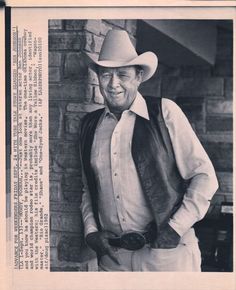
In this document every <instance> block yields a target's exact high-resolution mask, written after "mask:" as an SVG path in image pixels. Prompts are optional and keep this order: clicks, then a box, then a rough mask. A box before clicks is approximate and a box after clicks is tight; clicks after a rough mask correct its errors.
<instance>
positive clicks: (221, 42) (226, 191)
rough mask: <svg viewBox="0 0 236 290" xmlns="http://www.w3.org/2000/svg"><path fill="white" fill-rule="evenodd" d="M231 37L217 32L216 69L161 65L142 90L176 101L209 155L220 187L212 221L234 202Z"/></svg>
mask: <svg viewBox="0 0 236 290" xmlns="http://www.w3.org/2000/svg"><path fill="white" fill-rule="evenodd" d="M232 37H233V34H232V32H231V31H229V30H226V29H223V28H220V27H219V28H218V37H217V55H216V62H215V65H214V66H210V65H209V66H208V65H206V66H199V67H196V66H185V67H177V68H170V67H166V66H165V65H163V64H160V65H159V67H158V70H157V72H156V74H155V76H154V77H153V78H151V79H150V81H147V82H145V83H143V85H142V87H141V92H142V93H143V94H144V95H156V96H162V97H167V98H170V99H173V100H175V101H176V102H177V103H178V104H179V105H180V107H181V108H182V110H183V111H184V112H185V114H186V115H187V117H188V119H189V120H190V122H191V124H192V126H193V128H194V130H195V132H196V133H197V135H198V137H199V138H200V140H201V142H202V144H203V146H204V148H205V149H206V151H207V153H208V154H209V156H210V158H211V160H212V162H213V165H214V167H215V169H216V172H217V177H218V180H219V184H220V188H219V190H218V191H217V193H216V195H215V196H214V198H213V200H212V202H211V206H210V208H209V211H208V217H210V218H213V219H215V218H217V217H218V216H219V211H220V204H221V202H222V201H232V181H233V177H232V158H233V151H232V125H233V122H232V117H233V116H232V111H233V101H232V93H233V90H232V83H233V79H232V71H233V69H232V63H233V61H232V55H233V38H232Z"/></svg>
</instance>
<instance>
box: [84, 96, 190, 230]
mask: <svg viewBox="0 0 236 290" xmlns="http://www.w3.org/2000/svg"><path fill="white" fill-rule="evenodd" d="M145 99H146V103H147V108H148V113H149V117H150V120H146V119H144V118H142V117H140V116H138V115H137V116H136V121H135V125H134V132H133V138H132V149H131V150H132V156H133V159H134V162H135V165H136V170H137V172H138V175H139V178H140V182H141V185H142V189H143V193H144V195H145V197H146V200H147V202H148V204H149V206H150V208H151V210H152V213H153V216H154V219H155V222H156V226H157V232H159V231H160V229H161V228H162V227H163V226H165V224H166V223H167V222H168V220H169V218H170V217H171V216H172V215H173V214H174V212H175V211H176V210H177V209H178V208H179V206H180V204H181V202H182V199H183V195H184V193H185V190H186V182H185V181H184V180H183V179H182V177H181V176H180V173H179V171H178V168H177V165H176V161H175V156H174V152H173V147H172V143H171V140H170V136H169V132H168V129H167V127H166V125H165V121H164V119H163V115H162V110H161V98H153V97H147V98H145ZM103 111H104V109H100V110H97V111H94V112H92V113H89V114H87V115H86V116H85V117H84V118H83V120H82V123H81V135H80V136H81V154H82V162H83V167H84V172H85V175H86V178H87V182H88V188H89V191H90V194H91V200H92V207H93V213H94V217H95V220H96V222H97V225H98V228H99V229H101V226H100V222H99V218H98V204H97V201H98V198H97V196H98V191H97V186H96V180H95V176H94V172H93V169H92V167H91V164H90V155H91V148H92V144H93V138H94V133H95V130H96V126H97V123H98V120H99V118H100V116H101V114H102V113H103Z"/></svg>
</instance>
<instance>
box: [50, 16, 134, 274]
mask: <svg viewBox="0 0 236 290" xmlns="http://www.w3.org/2000/svg"><path fill="white" fill-rule="evenodd" d="M113 27H116V28H123V29H126V30H127V31H128V33H129V34H130V37H131V39H132V41H133V43H134V44H135V31H136V21H134V20H50V21H49V119H50V122H49V138H50V212H51V220H50V226H51V270H52V271H87V270H88V267H93V263H89V264H88V263H87V260H88V259H91V261H93V260H92V259H93V258H94V253H92V252H91V251H90V250H89V249H87V248H86V247H85V245H84V242H83V226H82V222H81V213H80V209H79V206H80V203H81V190H82V182H81V168H80V162H79V158H78V157H79V154H78V152H79V147H78V128H79V124H80V120H81V118H82V117H83V116H84V115H85V114H86V113H87V112H90V111H92V110H95V109H97V108H99V107H101V105H102V104H103V98H102V96H101V94H100V91H99V88H98V81H97V77H96V75H95V73H94V72H93V71H91V70H90V69H89V70H88V68H87V65H86V63H85V58H84V52H86V51H88V52H92V53H98V52H99V51H100V48H101V45H102V41H103V39H104V36H105V35H106V33H107V31H108V30H109V29H111V28H113ZM91 265H92V266H91ZM94 267H95V266H94Z"/></svg>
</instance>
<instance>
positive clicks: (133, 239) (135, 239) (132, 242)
mask: <svg viewBox="0 0 236 290" xmlns="http://www.w3.org/2000/svg"><path fill="white" fill-rule="evenodd" d="M120 239H121V245H122V248H124V249H127V250H131V251H136V250H140V249H142V248H143V246H144V245H145V244H146V239H145V237H144V235H143V234H142V233H140V232H128V233H124V234H123V235H122V236H121V238H120Z"/></svg>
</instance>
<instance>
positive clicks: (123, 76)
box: [119, 74, 129, 79]
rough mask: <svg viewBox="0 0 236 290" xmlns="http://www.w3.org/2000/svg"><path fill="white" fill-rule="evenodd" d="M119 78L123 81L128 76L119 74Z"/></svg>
mask: <svg viewBox="0 0 236 290" xmlns="http://www.w3.org/2000/svg"><path fill="white" fill-rule="evenodd" d="M119 77H120V78H123V79H126V78H128V77H129V76H128V75H126V74H119Z"/></svg>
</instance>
